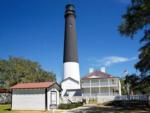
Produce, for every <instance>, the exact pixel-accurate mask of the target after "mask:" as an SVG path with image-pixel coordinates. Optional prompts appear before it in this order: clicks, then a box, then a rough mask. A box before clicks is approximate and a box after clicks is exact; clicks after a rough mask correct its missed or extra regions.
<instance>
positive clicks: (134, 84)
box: [124, 74, 140, 95]
mask: <svg viewBox="0 0 150 113" xmlns="http://www.w3.org/2000/svg"><path fill="white" fill-rule="evenodd" d="M124 82H125V84H126V89H127V87H129V94H130V95H135V94H136V92H137V89H138V85H139V82H140V77H139V76H137V75H136V74H131V75H127V76H126V77H125V81H124Z"/></svg>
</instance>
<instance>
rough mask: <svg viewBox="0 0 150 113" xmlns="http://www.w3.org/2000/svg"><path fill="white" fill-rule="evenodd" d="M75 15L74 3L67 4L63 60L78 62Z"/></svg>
mask: <svg viewBox="0 0 150 113" xmlns="http://www.w3.org/2000/svg"><path fill="white" fill-rule="evenodd" d="M75 17H76V15H75V7H74V5H72V4H68V5H66V10H65V36H64V38H65V40H64V59H63V62H78V54H77V40H76V30H75Z"/></svg>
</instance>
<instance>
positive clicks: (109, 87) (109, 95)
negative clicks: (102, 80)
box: [107, 79, 110, 96]
mask: <svg viewBox="0 0 150 113" xmlns="http://www.w3.org/2000/svg"><path fill="white" fill-rule="evenodd" d="M107 81H108V90H109V96H110V83H109V79H107Z"/></svg>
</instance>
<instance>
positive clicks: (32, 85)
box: [11, 82, 56, 89]
mask: <svg viewBox="0 0 150 113" xmlns="http://www.w3.org/2000/svg"><path fill="white" fill-rule="evenodd" d="M55 83H56V82H38V83H18V84H16V85H14V86H12V87H11V89H36V88H48V87H50V86H52V85H54V84H55Z"/></svg>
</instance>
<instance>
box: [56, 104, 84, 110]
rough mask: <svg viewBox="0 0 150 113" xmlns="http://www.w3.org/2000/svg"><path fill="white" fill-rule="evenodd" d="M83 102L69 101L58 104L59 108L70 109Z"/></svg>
mask: <svg viewBox="0 0 150 113" xmlns="http://www.w3.org/2000/svg"><path fill="white" fill-rule="evenodd" d="M82 105H83V103H82V102H77V103H69V104H60V105H59V106H58V108H59V109H72V108H76V107H79V106H82Z"/></svg>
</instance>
